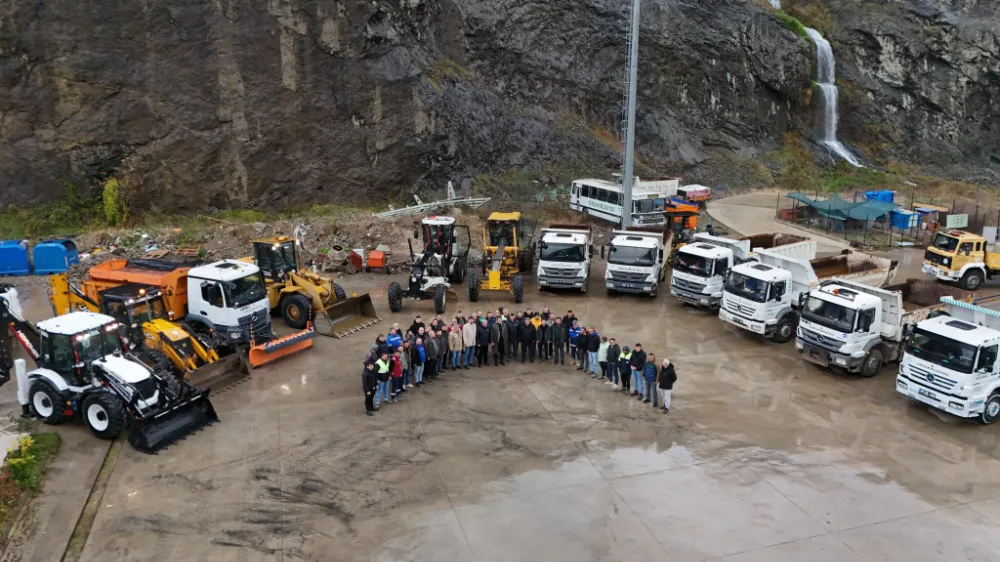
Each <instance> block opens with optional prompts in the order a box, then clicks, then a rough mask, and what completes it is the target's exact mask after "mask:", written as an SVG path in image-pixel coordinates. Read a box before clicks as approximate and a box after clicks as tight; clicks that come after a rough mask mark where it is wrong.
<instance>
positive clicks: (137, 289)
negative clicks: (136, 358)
mask: <svg viewBox="0 0 1000 562" xmlns="http://www.w3.org/2000/svg"><path fill="white" fill-rule="evenodd" d="M100 301H101V312H102V313H104V314H107V315H108V316H110V317H112V318H114V319H115V320H116V321H118V323H120V324H121V325H122V326H123V328H124V330H125V333H126V334H127V335H128V339H129V342H131V343H134V344H136V345H142V341H143V329H142V325H143V324H145V323H147V322H152V321H153V320H156V319H166V320H169V319H170V315H169V314H168V313H167V311H166V307H165V306H164V304H163V299H162V298H161V295H160V289H159V288H158V287H154V286H152V285H143V284H141V283H126V284H125V285H119V286H118V287H112V288H110V289H107V290H104V291H101V293H100Z"/></svg>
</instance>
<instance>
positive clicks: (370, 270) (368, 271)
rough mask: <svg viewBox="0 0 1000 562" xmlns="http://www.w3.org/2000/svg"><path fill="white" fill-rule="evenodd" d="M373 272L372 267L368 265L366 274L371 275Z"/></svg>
mask: <svg viewBox="0 0 1000 562" xmlns="http://www.w3.org/2000/svg"><path fill="white" fill-rule="evenodd" d="M371 272H372V266H370V265H366V266H365V273H371Z"/></svg>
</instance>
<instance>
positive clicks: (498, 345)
mask: <svg viewBox="0 0 1000 562" xmlns="http://www.w3.org/2000/svg"><path fill="white" fill-rule="evenodd" d="M506 331H507V323H506V322H504V320H503V318H502V317H501V318H500V319H499V320H498V321H496V322H494V323H493V325H492V326H490V347H491V348H493V366H494V367H496V366H497V365H503V364H504V355H505V354H506V353H507V349H506V347H505V345H506V343H505V341H504V333H505V332H506Z"/></svg>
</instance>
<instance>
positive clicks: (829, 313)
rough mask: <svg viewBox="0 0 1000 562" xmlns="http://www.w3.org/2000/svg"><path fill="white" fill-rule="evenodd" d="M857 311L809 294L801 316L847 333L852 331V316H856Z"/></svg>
mask: <svg viewBox="0 0 1000 562" xmlns="http://www.w3.org/2000/svg"><path fill="white" fill-rule="evenodd" d="M857 312H858V311H856V310H852V309H850V308H847V307H846V306H841V305H839V304H837V303H833V302H829V301H825V300H821V299H818V298H816V297H813V296H810V297H809V300H808V301H806V306H805V308H804V309H803V311H802V317H803V318H805V319H806V320H809V321H810V322H815V323H817V324H819V325H820V326H825V327H827V328H830V329H831V330H837V331H838V332H841V333H844V334H848V333H851V332H853V331H854V317H855V316H857Z"/></svg>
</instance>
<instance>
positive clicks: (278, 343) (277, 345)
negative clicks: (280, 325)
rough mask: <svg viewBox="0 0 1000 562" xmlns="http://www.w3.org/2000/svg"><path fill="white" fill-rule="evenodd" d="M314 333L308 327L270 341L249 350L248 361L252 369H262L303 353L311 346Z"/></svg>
mask: <svg viewBox="0 0 1000 562" xmlns="http://www.w3.org/2000/svg"><path fill="white" fill-rule="evenodd" d="M315 336H316V332H315V331H314V330H313V329H312V328H311V327H310V328H306V329H305V330H302V331H301V332H298V333H295V334H289V335H287V336H284V337H281V338H278V339H276V340H271V341H269V342H267V343H265V344H261V345H255V346H253V347H251V348H250V354H249V356H248V359H249V361H250V365H251V366H252V368H254V369H256V368H257V367H262V366H264V365H267V364H268V363H273V362H275V361H277V360H279V359H284V358H285V357H288V356H289V355H292V354H295V353H298V352H300V351H304V350H306V349H309V348H311V347H312V346H313V338H314V337H315Z"/></svg>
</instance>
